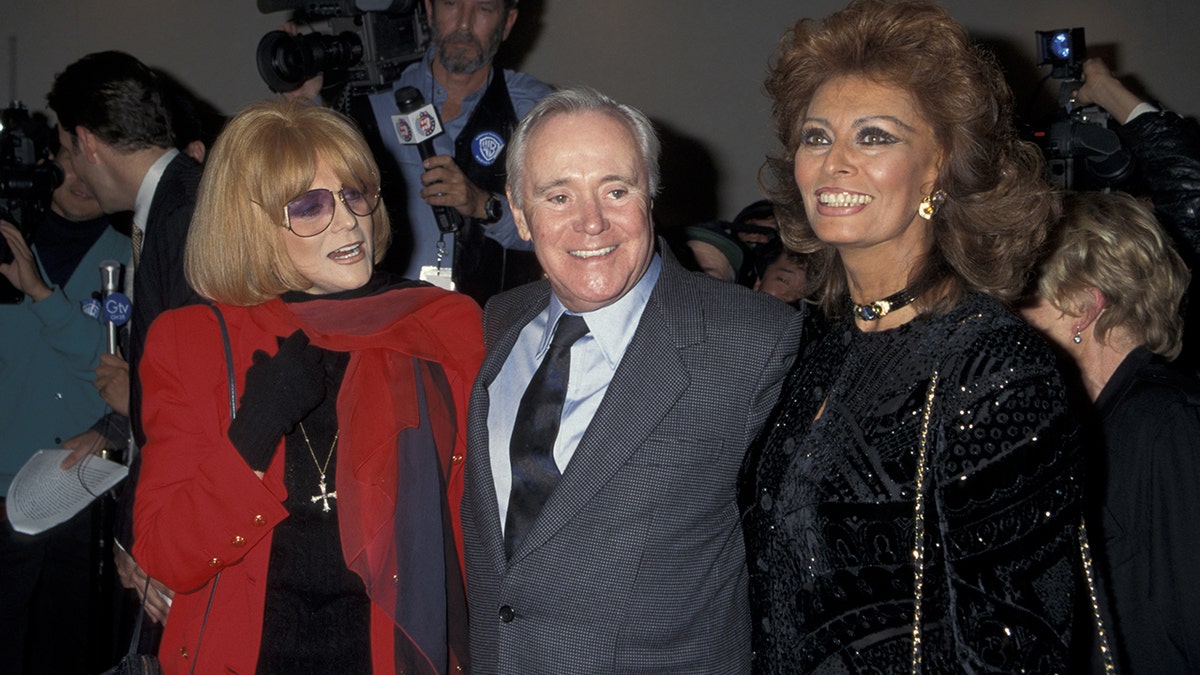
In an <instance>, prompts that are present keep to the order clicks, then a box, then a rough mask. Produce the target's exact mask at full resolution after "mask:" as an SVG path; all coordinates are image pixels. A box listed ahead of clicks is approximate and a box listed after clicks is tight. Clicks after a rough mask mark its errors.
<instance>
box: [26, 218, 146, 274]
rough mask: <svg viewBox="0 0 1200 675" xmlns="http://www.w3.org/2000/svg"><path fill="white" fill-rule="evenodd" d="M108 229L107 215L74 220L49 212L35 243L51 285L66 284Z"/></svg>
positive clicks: (34, 240)
mask: <svg viewBox="0 0 1200 675" xmlns="http://www.w3.org/2000/svg"><path fill="white" fill-rule="evenodd" d="M107 229H108V217H107V216H100V217H99V218H93V219H92V220H83V221H71V220H67V219H66V218H63V217H62V216H60V215H58V214H57V213H55V212H54V211H47V212H46V218H45V219H44V220H43V221H42V224H41V225H39V226H38V228H37V229H36V230H34V233H33V239H32V242H31V243H32V244H33V245H34V246H35V247H36V248H37V257H38V260H39V261H40V262H41V263H42V267H43V268H44V269H45V270H46V281H47V283H48V285H50V286H58V287H59V288H61V287H63V286H65V285H66V283H67V280H69V279H70V278H71V275H72V274H74V273H75V268H76V267H79V262H80V261H81V260H83V256H85V255H87V252H88V251H90V250H91V249H92V246H93V245H94V244H95V243H96V241H97V240H98V239H100V235H102V234H104V231H105V230H107ZM118 262H122V263H123V262H125V261H124V260H121V261H118ZM96 274H97V275H98V274H99V273H98V272H97V273H96Z"/></svg>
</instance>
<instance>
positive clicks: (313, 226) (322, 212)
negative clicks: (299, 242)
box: [287, 188, 334, 236]
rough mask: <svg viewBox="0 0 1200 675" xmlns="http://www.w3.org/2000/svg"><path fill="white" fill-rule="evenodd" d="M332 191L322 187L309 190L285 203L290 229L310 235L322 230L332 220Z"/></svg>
mask: <svg viewBox="0 0 1200 675" xmlns="http://www.w3.org/2000/svg"><path fill="white" fill-rule="evenodd" d="M333 199H334V198H333V193H332V192H330V191H329V190H326V189H324V188H321V189H317V190H309V191H308V192H305V193H304V194H302V195H300V196H299V197H296V198H295V199H293V200H292V201H290V202H288V203H287V216H288V223H289V225H291V228H292V231H293V232H295V233H296V234H298V235H301V236H310V235H314V234H319V233H320V232H322V231H324V230H325V228H326V227H328V226H329V223H330V222H332V221H333Z"/></svg>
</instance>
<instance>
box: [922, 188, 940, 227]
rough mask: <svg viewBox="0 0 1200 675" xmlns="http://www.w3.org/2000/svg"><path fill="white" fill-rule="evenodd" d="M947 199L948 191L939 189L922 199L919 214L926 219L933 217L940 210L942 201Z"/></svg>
mask: <svg viewBox="0 0 1200 675" xmlns="http://www.w3.org/2000/svg"><path fill="white" fill-rule="evenodd" d="M944 201H946V193H945V192H943V191H941V190H938V191H936V192H934V193H933V194H931V195H929V196H927V197H925V199H922V200H921V205H920V206H918V207H917V215H919V216H921V217H922V218H924V219H925V220H929V219H931V218H933V214H935V213H937V212H938V209H940V208H941V207H942V202H944Z"/></svg>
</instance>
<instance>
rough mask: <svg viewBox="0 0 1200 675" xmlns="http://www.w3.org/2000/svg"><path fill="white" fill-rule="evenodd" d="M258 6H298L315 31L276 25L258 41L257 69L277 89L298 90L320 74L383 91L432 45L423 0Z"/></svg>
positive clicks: (295, 0)
mask: <svg viewBox="0 0 1200 675" xmlns="http://www.w3.org/2000/svg"><path fill="white" fill-rule="evenodd" d="M258 10H259V11H260V12H262V13H264V14H267V13H270V12H276V11H281V10H293V11H295V12H297V13H299V15H301V16H303V17H305V20H306V22H307V23H308V24H309V25H310V26H312V27H313V28H314V31H315V32H312V33H305V34H301V35H290V34H288V33H287V32H284V31H281V30H276V31H271V32H270V33H267V34H266V35H264V36H263V38H262V39H261V40H260V41H259V43H258V54H257V61H258V72H259V75H261V76H262V78H263V81H264V82H266V83H267V86H268V87H270V88H271V90H272V91H275V92H288V91H294V90H296V89H297V88H299V87H300V85H302V84H304V82H306V81H307V80H309V79H312V78H313V77H315V76H317V75H318V74H324V76H325V86H326V87H327V88H328V87H333V86H337V85H344V86H345V87H346V88H347V90H348V91H349V92H350V93H370V92H373V91H378V90H381V89H383V88H385V87H387V86H389V85H391V84H392V83H393V82H395V81H396V80H398V79H399V78H400V73H401V72H402V71H403V70H404V68H405V67H406V66H408V64H409V63H412V62H413V61H416V60H417V59H419V58H421V56H422V55H424V53H425V48H426V46H427V45H428V44H429V29H428V27H427V24H426V21H425V16H424V4H423V3H422V2H420V0H258Z"/></svg>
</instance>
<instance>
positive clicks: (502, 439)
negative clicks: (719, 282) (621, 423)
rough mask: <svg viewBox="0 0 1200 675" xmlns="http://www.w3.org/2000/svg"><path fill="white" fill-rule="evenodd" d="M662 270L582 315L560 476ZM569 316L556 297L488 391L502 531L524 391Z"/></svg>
mask: <svg viewBox="0 0 1200 675" xmlns="http://www.w3.org/2000/svg"><path fill="white" fill-rule="evenodd" d="M661 270H662V259H661V258H659V256H658V255H655V256H654V258H653V259H651V261H650V266H649V267H648V268H647V269H646V273H645V274H643V275H642V278H641V279H640V280H639V281H638V282H637V284H636V285H634V287H633V288H632V289H630V291H629V292H628V293H626V294H625V295H624V297H622V298H621V299H620V300H617V301H616V302H614V303H613V304H611V305H609V306H607V307H602V308H600V309H597V310H594V311H591V312H587V313H584V314H581V315H580V316H582V317H583V318H584V320H585V321H587V325H588V331H589V332H588V334H587V335H585V336H583V337H581V338H579V340H578V341H576V342H575V344H574V345H573V346H572V347H571V375H570V379H569V381H568V384H567V399H566V401H565V402H564V403H563V415H562V424H561V426H560V427H559V430H558V438H557V439H556V440H555V442H554V463H555V464H556V465H558V470H559V472H560V473H563V474H565V473H566V472H567V467H568V465H569V464H570V462H571V457H573V456H574V455H575V448H577V447H579V441H580V440H581V439H582V438H583V434H584V433H585V432H586V431H587V429H588V426H589V425H590V424H591V422H592V417H594V416H595V414H596V410H597V409H598V408H599V407H600V402H601V401H603V400H604V394H605V392H607V391H608V383H609V382H612V378H613V373H615V372H616V371H617V366H619V365H621V359H622V358H623V357H624V356H625V350H626V348H628V347H629V343H630V341H631V340H633V334H634V332H635V331H636V330H637V327H638V323H639V322H640V321H641V318H642V311H643V310H645V309H646V303H647V301H649V299H650V292H651V291H653V290H654V285H655V284H656V283H658V275H659V272H660V271H661ZM565 312H567V309H566V308H565V307H563V304H562V302H560V301H559V299H558V297H557V296H555V295H553V294H551V296H550V304H549V305H548V306H547V307H546V309H545V310H543V311H542V312H541V313H540V314H538V315H537V316H535V317H534V318H533V320H532V321H530V322H529V323H528V324H526V325H525V328H523V329H522V330H521V335H520V336H519V337H518V338H517V342H516V344H514V345H513V348H512V352H510V353H509V355H508V359H507V360H505V362H504V366H503V367H501V369H500V373H499V374H498V375H497V376H496V379H495V380H493V381H492V383H491V385H490V386H489V387H488V451H489V453H490V457H491V464H492V479H493V480H494V481H495V485H496V501H497V503H498V506H499V509H500V527H501V529H503V527H504V522H505V519H506V518H507V517H508V498H509V493H510V492H512V462H511V458H510V457H509V440H510V439H511V438H512V432H513V422H514V420H515V419H516V417H517V408H519V407H520V405H521V397H522V396H523V395H524V394H525V387H526V386H527V385H528V384H529V381H530V380H531V379H533V374H534V372H536V371H537V369H538V366H539V365H541V363H542V358H543V357H544V356H545V355H546V351H547V350H548V349H549V348H550V339H551V338H553V337H554V329H555V327H556V326H557V325H558V319H559V317H560V316H562V315H563V314H564V313H565Z"/></svg>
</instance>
